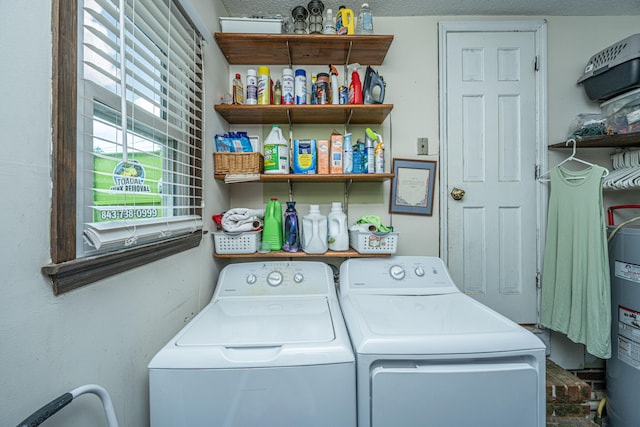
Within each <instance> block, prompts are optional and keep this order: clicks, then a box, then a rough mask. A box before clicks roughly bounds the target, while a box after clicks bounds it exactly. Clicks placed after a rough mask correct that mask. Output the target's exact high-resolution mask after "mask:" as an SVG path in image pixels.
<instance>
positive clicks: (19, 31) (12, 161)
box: [0, 0, 228, 427]
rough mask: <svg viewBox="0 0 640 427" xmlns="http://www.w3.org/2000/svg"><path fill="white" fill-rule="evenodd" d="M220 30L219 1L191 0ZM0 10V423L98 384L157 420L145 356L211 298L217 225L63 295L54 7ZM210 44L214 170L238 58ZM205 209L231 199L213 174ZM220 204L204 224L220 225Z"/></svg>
mask: <svg viewBox="0 0 640 427" xmlns="http://www.w3.org/2000/svg"><path fill="white" fill-rule="evenodd" d="M191 3H192V5H193V8H194V9H195V10H197V11H199V12H200V16H201V20H202V21H203V22H205V23H207V24H208V25H209V30H208V31H209V33H210V34H209V36H211V33H213V32H214V31H218V27H217V25H218V22H217V21H218V20H217V17H218V16H219V15H222V16H224V15H226V13H225V12H222V11H221V6H219V2H217V1H216V2H212V1H210V0H191ZM1 9H2V10H1V12H0V32H2V36H0V54H1V55H2V58H3V59H2V64H3V65H2V72H1V73H0V75H1V76H2V79H0V129H2V146H3V153H2V156H1V158H0V177H2V179H3V185H1V186H0V200H2V210H1V211H0V219H1V221H0V224H1V225H0V236H2V237H1V238H2V245H1V246H0V259H1V261H0V262H1V266H2V268H1V271H2V279H0V425H3V426H9V425H17V424H18V423H19V422H20V421H22V419H24V418H25V417H26V416H27V415H29V414H30V413H31V412H33V411H35V410H36V409H37V408H39V407H40V406H42V405H43V404H45V403H47V402H49V401H50V400H51V399H53V398H54V397H57V396H58V395H60V394H62V393H64V392H66V391H69V390H71V389H73V388H75V387H77V386H79V385H83V384H87V383H97V384H101V385H102V386H104V387H105V388H106V389H107V390H108V391H109V392H110V394H111V396H112V398H113V400H114V405H115V409H116V412H117V415H118V418H119V421H120V425H121V426H130V427H141V426H145V425H148V386H147V378H148V376H147V370H146V366H147V363H148V362H149V360H150V359H151V357H153V355H154V354H155V353H156V352H157V351H158V349H159V348H160V347H162V345H164V344H165V343H166V342H167V341H168V340H169V339H170V338H171V337H172V336H173V335H174V334H175V333H176V332H177V331H178V330H179V329H180V328H181V327H182V326H183V325H184V324H185V323H186V322H187V321H188V320H189V319H191V318H192V317H193V315H194V314H196V313H197V312H198V311H199V310H200V309H201V307H202V306H203V305H204V304H206V303H207V302H208V301H209V299H210V298H211V295H212V293H213V287H214V283H215V279H216V277H217V271H218V267H217V266H216V265H215V263H214V261H213V258H212V253H213V248H212V242H211V237H210V235H207V236H204V237H203V240H202V243H201V244H200V246H199V247H198V248H194V249H192V250H190V251H188V252H185V253H182V254H178V255H175V256H172V257H169V258H166V259H163V260H160V261H157V262H155V263H153V264H151V265H148V266H145V267H140V268H137V269H135V270H132V271H129V272H126V273H124V274H121V275H118V276H116V277H112V278H110V279H107V280H104V281H102V282H98V283H95V284H92V285H89V286H86V287H83V288H80V289H78V290H75V291H71V292H69V293H67V294H64V295H61V296H57V297H56V296H53V293H52V291H51V286H50V284H49V281H48V279H47V278H46V277H44V276H43V275H42V274H41V273H40V268H41V267H42V266H43V265H45V264H47V263H49V262H50V255H49V221H50V210H51V179H50V174H51V168H50V154H51V6H50V4H49V2H46V1H26V2H2V6H1ZM210 38H211V42H210V43H208V45H207V47H206V53H205V58H206V63H205V71H206V76H205V79H206V88H207V89H206V96H207V100H206V102H205V106H206V107H207V108H206V110H205V111H206V112H205V123H206V132H205V141H206V146H205V174H206V175H207V177H209V176H211V175H212V155H211V152H212V151H211V147H212V146H211V142H210V141H212V140H213V135H214V134H215V133H216V132H219V131H221V130H222V129H223V122H221V121H220V119H219V118H218V117H217V114H216V113H215V112H214V110H213V108H212V105H213V102H214V101H213V100H214V99H215V97H216V96H219V89H216V88H220V87H223V86H224V84H223V83H222V82H223V81H224V82H226V78H227V75H228V66H227V64H226V62H225V61H224V58H223V57H222V55H221V54H220V53H219V50H218V48H217V46H216V45H215V42H214V41H213V39H212V37H210ZM204 193H205V196H204V198H205V201H206V204H207V207H206V209H205V213H208V212H211V211H213V210H220V209H222V210H224V209H226V208H227V207H228V192H227V191H226V189H224V188H223V187H222V186H220V185H218V184H217V183H214V182H213V180H212V179H208V180H206V181H205V188H204ZM210 215H211V214H210V213H208V214H207V215H206V218H205V224H206V227H209V226H210V219H209V217H210ZM46 425H47V426H51V427H54V426H69V427H76V426H77V427H80V426H103V425H106V421H105V417H104V414H103V413H102V406H101V404H100V401H99V400H98V399H97V398H96V397H94V396H83V397H81V398H79V399H78V400H76V401H74V402H73V403H72V404H71V405H69V406H68V407H66V408H65V409H64V410H63V411H61V412H60V413H58V414H57V415H56V416H54V417H52V418H51V419H50V420H49V421H48V422H47V424H46Z"/></svg>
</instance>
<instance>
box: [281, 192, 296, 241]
mask: <svg viewBox="0 0 640 427" xmlns="http://www.w3.org/2000/svg"><path fill="white" fill-rule="evenodd" d="M282 250H283V251H285V252H298V251H299V250H300V224H299V223H298V212H297V211H296V202H294V201H291V202H287V210H286V211H285V212H284V243H283V244H282Z"/></svg>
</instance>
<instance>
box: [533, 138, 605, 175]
mask: <svg viewBox="0 0 640 427" xmlns="http://www.w3.org/2000/svg"><path fill="white" fill-rule="evenodd" d="M569 143H571V144H572V146H571V155H570V156H569V157H567V158H566V159H564V160H563V161H561V162H560V163H558V164H557V165H556V166H555V167H558V166H561V165H563V164H565V163H567V162H569V161H571V160H574V161H576V162H579V163H582V164H585V165H587V166H590V167H591V166H596V165H595V164H594V163H590V162H587V161H586V160H582V159H580V158H578V157H576V140H575V139H573V138H571V139H568V140H567V142H565V144H564V145H569ZM550 172H551V170H548V171H546V172H545V173H543V174H541V175H540V176H539V177H538V181H540V182H550V181H551V179H550V178H543V177H544V176H545V175H549V173H550ZM607 175H609V169H607V168H604V174H603V175H602V176H603V177H604V176H607ZM585 178H586V177H584V176H567V177H566V179H585Z"/></svg>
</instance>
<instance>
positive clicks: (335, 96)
mask: <svg viewBox="0 0 640 427" xmlns="http://www.w3.org/2000/svg"><path fill="white" fill-rule="evenodd" d="M329 70H330V76H331V103H332V104H336V105H337V104H340V92H338V70H337V69H336V67H335V66H334V65H329Z"/></svg>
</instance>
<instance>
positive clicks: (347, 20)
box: [336, 7, 356, 35]
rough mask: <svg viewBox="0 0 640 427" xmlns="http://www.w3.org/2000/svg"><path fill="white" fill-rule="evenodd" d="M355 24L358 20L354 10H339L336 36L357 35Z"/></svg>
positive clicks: (344, 8)
mask: <svg viewBox="0 0 640 427" xmlns="http://www.w3.org/2000/svg"><path fill="white" fill-rule="evenodd" d="M355 22H356V18H355V17H354V15H353V10H351V9H347V8H346V7H343V8H340V9H338V13H336V34H340V35H347V34H351V35H353V34H355Z"/></svg>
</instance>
